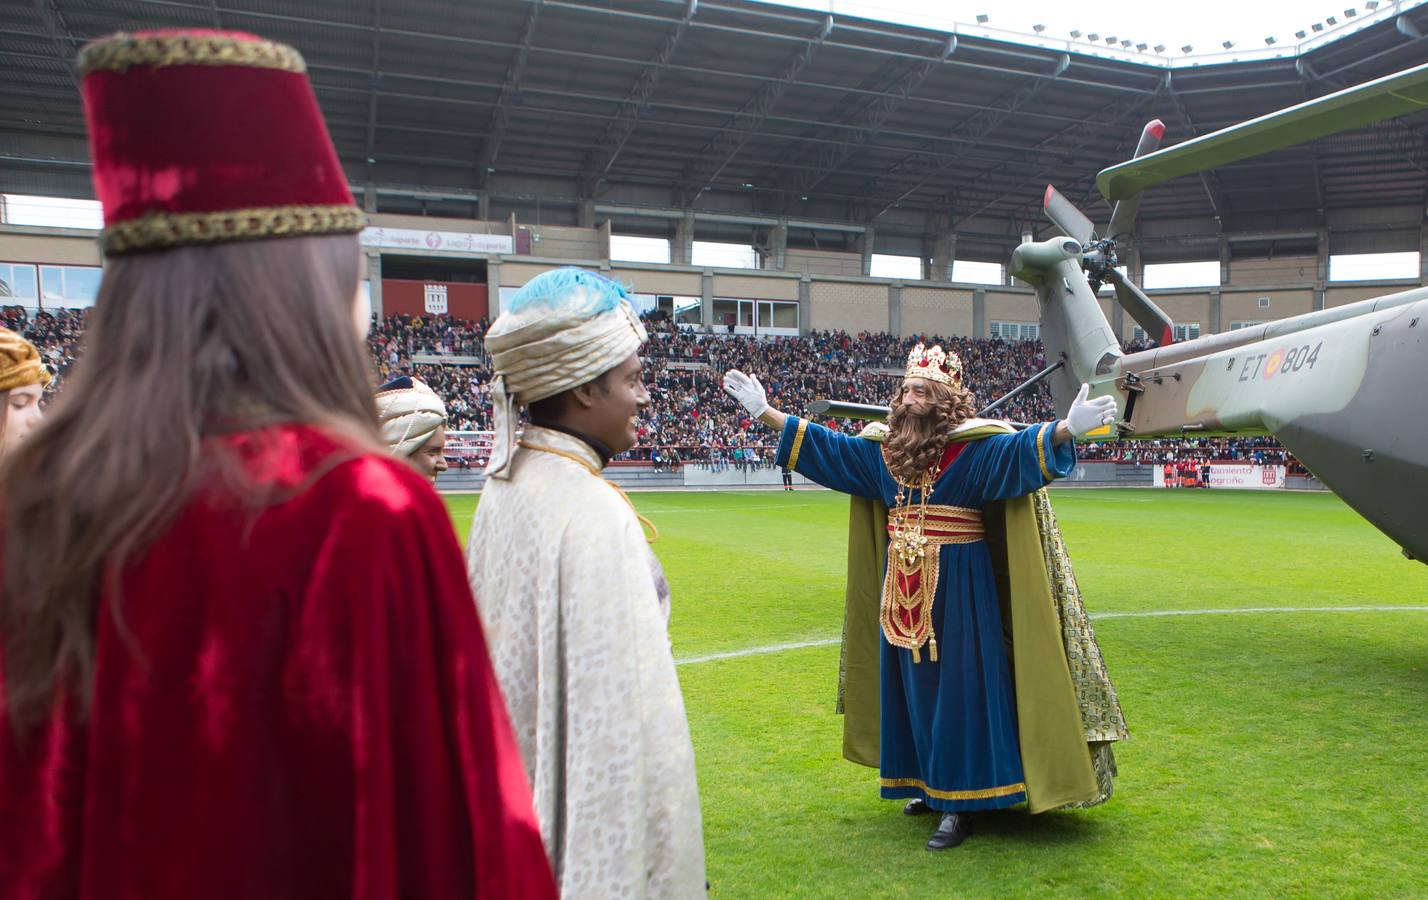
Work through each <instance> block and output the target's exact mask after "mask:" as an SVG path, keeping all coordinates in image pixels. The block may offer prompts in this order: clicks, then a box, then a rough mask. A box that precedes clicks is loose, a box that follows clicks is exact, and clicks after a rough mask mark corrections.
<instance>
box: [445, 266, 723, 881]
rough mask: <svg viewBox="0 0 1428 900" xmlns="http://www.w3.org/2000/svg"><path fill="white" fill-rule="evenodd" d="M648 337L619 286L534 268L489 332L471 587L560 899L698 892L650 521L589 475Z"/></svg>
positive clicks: (699, 872) (608, 439) (690, 803)
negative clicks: (521, 419)
mask: <svg viewBox="0 0 1428 900" xmlns="http://www.w3.org/2000/svg"><path fill="white" fill-rule="evenodd" d="M645 340H646V334H645V329H644V327H643V326H642V325H641V324H640V321H639V318H638V317H637V316H636V315H635V313H634V310H633V309H632V308H631V306H630V304H629V301H628V298H627V296H626V293H625V291H624V289H623V288H622V287H621V286H620V285H618V284H616V283H615V282H613V281H610V280H609V279H607V278H604V277H602V276H600V275H597V274H595V273H592V272H586V271H584V270H581V269H573V268H565V269H558V270H556V271H552V272H546V273H544V274H542V275H540V276H538V277H536V278H535V279H532V280H531V282H530V283H528V284H527V285H526V286H525V287H523V288H521V290H520V291H519V292H517V294H516V295H515V296H514V297H513V298H512V299H511V302H510V304H509V305H508V308H507V309H506V310H504V311H503V312H502V314H501V315H500V317H499V318H497V319H496V321H495V322H494V323H493V324H492V326H491V330H490V332H489V333H488V334H487V336H486V349H487V350H488V351H489V352H490V354H491V360H492V363H493V366H494V368H495V371H496V376H497V377H496V379H495V380H494V381H493V383H492V398H493V403H494V407H495V427H496V437H495V446H494V449H493V451H492V458H491V463H490V465H489V466H488V468H487V469H486V474H487V476H488V480H487V482H486V488H485V490H484V492H483V494H482V497H481V504H480V506H479V508H478V509H477V512H476V523H475V526H474V527H473V529H472V532H471V546H470V551H469V565H470V574H471V583H472V586H473V587H474V588H475V591H476V598H477V601H476V602H477V605H478V606H479V608H480V610H481V617H482V620H483V621H484V623H485V626H486V639H487V641H488V642H489V643H490V646H491V657H492V662H493V663H494V664H495V669H496V677H497V678H498V679H499V681H500V683H501V689H502V692H503V693H504V694H505V698H506V703H507V705H508V706H509V708H510V713H511V723H512V725H514V726H515V730H516V738H517V740H518V742H519V743H520V747H521V754H522V756H523V757H524V761H525V765H526V773H527V775H528V776H529V777H530V780H531V787H532V790H533V793H534V795H535V803H536V814H537V816H538V817H539V818H540V823H541V832H542V835H543V836H544V838H545V844H546V851H547V852H548V853H549V854H550V860H551V864H552V866H553V867H554V869H555V873H556V878H557V880H558V881H559V883H560V892H561V895H562V896H565V897H578V898H581V900H586V898H604V897H649V898H657V897H658V898H663V897H672V898H684V897H702V896H704V893H705V881H704V846H703V839H702V835H701V829H700V819H699V793H698V786H697V784H696V782H695V774H694V749H693V746H692V745H691V744H690V740H689V725H688V723H687V721H686V719H685V714H684V700H683V697H682V696H681V694H680V691H679V680H678V678H677V677H676V675H675V669H674V659H673V657H672V656H671V654H670V646H669V636H668V630H667V625H668V619H669V588H668V585H667V584H666V582H665V579H664V575H663V572H662V570H661V569H660V565H659V562H658V561H657V560H656V559H655V556H654V554H653V553H652V552H651V551H650V548H649V544H648V541H651V540H653V533H652V531H653V529H652V528H651V534H650V535H649V536H648V537H647V535H646V533H645V530H644V524H647V523H643V521H642V519H641V518H640V517H639V516H637V514H636V513H635V510H634V507H633V506H632V505H631V503H630V501H629V499H628V498H627V497H626V496H625V495H624V493H623V492H621V491H620V489H619V488H617V487H615V486H614V485H613V484H611V483H610V482H607V481H606V480H605V479H604V478H603V477H602V476H601V474H600V472H601V470H602V469H603V468H604V467H605V464H606V463H608V462H609V461H610V458H611V457H612V456H614V455H615V454H617V453H621V452H623V451H625V450H628V449H629V448H630V447H632V446H634V444H635V440H636V437H637V434H638V432H637V429H638V422H639V416H640V413H641V412H642V411H643V410H644V409H645V407H647V406H648V405H649V394H648V393H647V392H646V391H645V387H644V384H643V382H642V379H641V364H640V358H639V348H640V345H641V344H643V343H644V341H645ZM523 406H524V407H527V408H528V410H529V416H530V424H529V425H528V426H527V427H526V428H525V429H524V430H523V431H522V432H521V434H520V435H519V439H518V436H517V434H516V415H517V411H518V409H519V407H523Z"/></svg>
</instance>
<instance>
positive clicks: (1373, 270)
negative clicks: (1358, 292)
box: [1329, 250, 1418, 281]
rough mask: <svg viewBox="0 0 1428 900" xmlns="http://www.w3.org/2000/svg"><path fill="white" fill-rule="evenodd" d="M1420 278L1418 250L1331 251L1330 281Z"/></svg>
mask: <svg viewBox="0 0 1428 900" xmlns="http://www.w3.org/2000/svg"><path fill="white" fill-rule="evenodd" d="M1408 278H1411V279H1415V280H1416V279H1417V278H1418V251H1416V250H1409V251H1406V252H1403V253H1337V254H1333V253H1331V254H1330V255H1329V280H1330V281H1391V280H1399V279H1408Z"/></svg>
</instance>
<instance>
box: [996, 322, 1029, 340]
mask: <svg viewBox="0 0 1428 900" xmlns="http://www.w3.org/2000/svg"><path fill="white" fill-rule="evenodd" d="M991 329H992V337H994V338H1001V339H1002V340H1004V341H1034V340H1037V339H1039V338H1040V337H1041V326H1040V325H1038V324H1036V323H1034V322H993V323H992V325H991Z"/></svg>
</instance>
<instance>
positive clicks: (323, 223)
mask: <svg viewBox="0 0 1428 900" xmlns="http://www.w3.org/2000/svg"><path fill="white" fill-rule="evenodd" d="M366 224H367V217H366V216H364V215H363V214H362V212H361V210H359V209H357V207H355V206H349V205H347V204H337V205H333V206H261V207H253V208H250V209H224V210H219V211H218V212H195V213H150V214H148V215H146V216H143V217H142V218H138V219H130V220H129V221H127V222H117V223H115V224H113V225H110V226H108V227H107V228H105V229H104V231H102V232H101V233H100V241H101V243H102V244H103V245H104V254H105V255H106V256H118V255H120V254H123V253H132V252H135V251H141V250H163V249H166V248H169V247H180V246H184V245H188V244H214V243H218V242H219V241H247V240H255V239H257V238H274V237H305V236H308V235H317V234H356V233H357V232H359V231H361V230H362V229H363V227H365V226H366Z"/></svg>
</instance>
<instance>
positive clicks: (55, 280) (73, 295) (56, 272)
mask: <svg viewBox="0 0 1428 900" xmlns="http://www.w3.org/2000/svg"><path fill="white" fill-rule="evenodd" d="M103 274H104V270H103V269H101V268H99V267H98V266H40V297H41V298H42V299H41V301H40V305H41V306H43V307H45V308H46V309H53V308H56V307H63V308H65V309H80V308H83V307H86V306H93V305H94V298H95V297H97V296H99V279H100V278H101V277H102V276H103Z"/></svg>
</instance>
